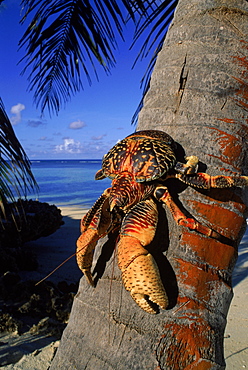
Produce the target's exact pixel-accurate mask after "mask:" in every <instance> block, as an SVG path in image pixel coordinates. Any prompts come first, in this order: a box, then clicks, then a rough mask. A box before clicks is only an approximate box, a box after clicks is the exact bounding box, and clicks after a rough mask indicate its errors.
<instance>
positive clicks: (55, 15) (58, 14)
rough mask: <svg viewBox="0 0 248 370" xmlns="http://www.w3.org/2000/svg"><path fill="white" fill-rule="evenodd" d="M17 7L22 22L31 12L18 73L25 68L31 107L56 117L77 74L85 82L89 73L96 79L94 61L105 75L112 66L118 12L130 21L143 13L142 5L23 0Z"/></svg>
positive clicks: (120, 22)
mask: <svg viewBox="0 0 248 370" xmlns="http://www.w3.org/2000/svg"><path fill="white" fill-rule="evenodd" d="M132 3H134V5H135V7H133V6H132ZM22 4H23V7H24V10H25V14H24V17H23V19H22V22H24V20H25V19H26V18H27V17H28V16H29V15H30V13H33V11H34V10H36V13H35V15H34V17H33V19H32V21H31V23H30V24H29V26H28V28H27V30H26V32H25V33H24V35H23V37H22V39H21V40H20V47H25V49H26V52H25V56H24V57H23V59H22V61H25V63H26V66H25V68H24V70H23V73H24V72H26V71H27V69H29V68H30V69H31V72H30V74H29V82H30V84H29V89H30V90H31V91H32V90H34V99H35V102H36V104H37V105H40V106H41V110H42V111H43V110H44V109H45V107H47V108H48V110H49V111H50V112H56V113H58V111H59V109H60V107H61V105H62V104H63V103H65V102H67V101H68V100H69V99H70V97H71V95H73V94H75V93H76V92H77V91H79V90H80V89H81V88H82V87H83V82H82V81H83V78H82V76H81V72H82V71H83V74H84V76H83V77H84V78H85V77H86V80H87V81H88V83H89V84H91V76H92V74H93V75H95V76H96V78H97V71H96V67H95V64H96V63H97V64H100V65H101V66H102V67H103V68H104V70H105V71H106V72H109V70H110V68H111V67H112V66H113V65H114V63H115V58H114V53H113V51H114V50H115V49H116V47H117V43H116V32H117V33H118V34H119V35H121V36H122V26H123V24H124V23H125V19H124V15H123V14H124V13H127V14H129V16H130V17H131V19H133V20H134V19H135V16H134V14H135V12H137V9H139V10H140V9H143V11H144V12H145V8H144V5H143V2H142V1H133V2H132V1H124V0H123V1H119V2H118V1H114V0H112V1H110V0H105V1H100V0H95V1H90V0H85V1H82V0H71V1H67V0H52V1H48V0H44V1H41V2H40V1H35V0H32V1H30V0H24V1H23V3H22ZM136 7H137V9H136Z"/></svg>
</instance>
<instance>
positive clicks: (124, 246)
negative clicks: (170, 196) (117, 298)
mask: <svg viewBox="0 0 248 370" xmlns="http://www.w3.org/2000/svg"><path fill="white" fill-rule="evenodd" d="M156 225H157V209H156V206H155V204H154V202H153V201H152V200H151V199H149V200H145V201H143V202H140V203H139V204H137V205H136V206H135V207H133V208H132V209H131V211H130V212H129V213H128V214H127V215H126V217H125V218H124V220H123V224H122V228H121V233H120V241H119V243H118V245H117V247H118V265H119V268H120V269H121V271H122V280H123V284H124V286H125V288H126V290H128V291H129V292H130V294H131V297H132V298H133V299H134V301H135V302H136V303H137V304H138V305H139V307H141V308H142V309H143V310H144V311H146V312H148V313H152V314H154V313H157V312H158V307H157V306H160V307H161V308H162V309H165V308H166V307H167V306H168V298H167V294H166V292H165V289H164V286H163V283H162V281H161V278H160V273H159V269H158V267H157V264H156V262H155V260H154V258H153V257H152V255H151V254H150V253H149V252H148V251H147V250H146V249H145V248H144V246H146V245H148V244H150V242H151V241H152V239H153V237H154V234H155V229H156Z"/></svg>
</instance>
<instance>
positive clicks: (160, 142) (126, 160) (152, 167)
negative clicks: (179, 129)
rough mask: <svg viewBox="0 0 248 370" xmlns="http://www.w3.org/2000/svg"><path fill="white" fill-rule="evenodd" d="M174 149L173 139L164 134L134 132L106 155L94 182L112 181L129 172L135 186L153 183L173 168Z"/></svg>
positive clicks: (147, 131) (146, 131)
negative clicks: (146, 182)
mask: <svg viewBox="0 0 248 370" xmlns="http://www.w3.org/2000/svg"><path fill="white" fill-rule="evenodd" d="M175 148H176V144H175V142H174V140H173V139H172V137H170V136H169V135H168V134H166V133H165V132H163V131H151V130H145V131H137V132H135V133H133V134H131V135H129V136H127V137H126V138H125V139H124V140H121V141H120V142H119V143H117V144H116V145H115V146H114V147H113V148H112V149H111V150H110V151H109V152H108V153H107V154H106V155H105V157H104V158H103V162H102V169H101V170H99V171H98V172H97V173H96V176H95V178H96V180H100V179H103V178H104V177H109V178H110V179H114V178H115V177H116V176H117V175H118V174H120V173H121V172H129V173H132V174H133V176H134V179H135V181H137V182H144V181H152V180H156V179H158V178H160V177H162V176H163V175H164V174H166V173H167V172H168V171H169V170H170V169H172V168H173V167H174V166H175V164H176V156H175V153H174V150H175Z"/></svg>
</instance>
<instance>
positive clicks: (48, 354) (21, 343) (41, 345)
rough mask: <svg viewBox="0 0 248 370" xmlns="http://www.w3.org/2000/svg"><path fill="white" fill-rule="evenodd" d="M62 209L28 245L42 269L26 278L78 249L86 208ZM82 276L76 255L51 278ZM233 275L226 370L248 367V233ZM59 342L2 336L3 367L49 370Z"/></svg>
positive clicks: (39, 273) (34, 276)
mask: <svg viewBox="0 0 248 370" xmlns="http://www.w3.org/2000/svg"><path fill="white" fill-rule="evenodd" d="M61 210H62V214H63V216H64V218H63V219H64V222H65V225H63V226H61V228H60V229H59V230H57V231H56V232H55V233H54V234H52V235H50V236H48V237H46V238H40V239H38V240H37V241H34V242H30V243H28V248H30V249H32V250H34V251H35V253H36V254H37V256H38V261H39V268H38V270H37V271H35V272H25V273H23V274H22V276H23V277H24V278H29V279H35V280H37V281H39V280H40V279H42V278H43V277H45V276H46V274H48V273H49V272H51V271H52V270H53V269H54V268H56V267H57V265H58V264H59V263H60V262H63V261H64V260H65V259H66V258H67V257H69V256H70V255H71V254H73V253H74V252H75V242H76V240H77V238H78V236H79V234H80V232H79V220H80V219H81V218H82V216H83V214H84V213H85V210H83V209H82V208H75V207H61ZM81 275H82V274H81V272H80V271H79V269H78V267H77V265H76V261H75V257H73V258H71V259H70V260H69V261H68V262H66V264H65V265H64V266H62V267H61V268H60V269H59V270H57V271H56V272H55V273H54V274H53V275H52V276H50V277H49V280H50V281H53V282H55V283H56V282H58V281H62V280H65V281H67V282H68V283H71V282H77V281H78V280H79V279H80V277H81ZM233 277H234V279H233V281H234V298H233V300H232V304H231V308H230V310H229V314H228V323H227V327H226V334H225V342H224V347H225V358H226V365H227V366H226V369H227V370H232V369H235V370H238V369H244V368H248V232H247V233H246V235H245V236H244V238H243V240H242V242H241V245H240V248H239V259H238V262H237V265H236V267H235V271H234V275H233ZM58 345H59V341H58V340H56V339H55V338H53V337H44V336H41V335H36V336H34V335H31V334H29V333H26V334H24V335H22V336H18V335H17V334H8V335H6V334H5V335H2V336H0V367H1V368H2V369H6V370H10V369H11V370H47V369H48V367H49V365H50V363H51V361H52V359H53V357H54V353H55V351H56V348H57V347H58ZM96 370H97V369H96Z"/></svg>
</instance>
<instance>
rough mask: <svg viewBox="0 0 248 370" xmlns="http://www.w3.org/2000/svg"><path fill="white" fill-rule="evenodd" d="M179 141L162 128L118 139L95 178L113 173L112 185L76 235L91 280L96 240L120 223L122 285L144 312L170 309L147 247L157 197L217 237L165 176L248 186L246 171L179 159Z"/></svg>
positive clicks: (182, 220)
mask: <svg viewBox="0 0 248 370" xmlns="http://www.w3.org/2000/svg"><path fill="white" fill-rule="evenodd" d="M175 149H176V144H175V142H174V140H173V139H172V138H171V137H170V136H169V135H168V134H166V133H164V132H162V131H158V130H146V131H138V132H135V133H133V134H131V135H129V136H127V137H126V138H125V139H123V140H121V141H120V142H119V143H117V144H116V145H115V146H114V147H113V148H112V149H111V150H110V151H109V152H108V153H107V154H106V155H105V156H104V158H103V161H102V169H100V170H99V171H98V172H97V173H96V175H95V179H96V180H100V179H103V178H105V177H109V178H110V179H111V180H112V186H111V187H110V188H108V189H106V190H105V191H104V192H103V194H102V195H101V196H100V198H99V199H98V200H97V201H96V203H95V204H94V205H93V207H92V208H91V209H90V210H89V211H88V212H87V214H86V215H85V216H84V217H83V219H82V221H81V236H80V237H79V238H78V240H77V252H76V256H77V263H78V266H79V268H80V269H81V271H82V272H83V273H84V275H85V276H86V279H87V280H88V282H89V284H91V285H92V286H94V281H93V277H92V274H91V265H92V260H93V253H94V248H95V246H96V244H97V241H98V240H99V239H100V238H102V237H103V236H105V235H107V234H109V233H110V232H111V231H113V229H115V228H118V227H119V228H120V232H119V241H118V243H117V250H118V254H117V256H118V266H119V268H120V270H121V272H122V280H123V284H124V287H125V288H126V290H127V291H129V292H130V294H131V297H132V298H133V299H134V301H135V302H136V303H137V304H138V305H139V306H140V307H141V308H142V309H143V310H144V311H146V312H148V313H156V312H157V309H156V308H155V306H159V307H161V308H162V309H166V307H167V306H168V297H167V294H166V292H165V289H164V286H163V283H162V281H161V278H160V274H159V270H158V267H157V264H156V262H155V260H154V258H153V257H152V255H151V254H150V253H149V252H148V250H147V249H146V248H145V247H146V246H148V245H149V244H150V243H151V241H152V240H153V238H154V235H155V231H156V226H157V222H158V210H157V205H156V202H157V201H159V202H163V204H165V205H166V206H167V207H168V208H169V210H170V211H171V213H172V215H173V217H174V219H175V221H176V222H177V224H178V225H183V226H185V227H188V228H189V229H191V230H195V231H196V232H199V233H202V234H205V235H208V236H211V237H213V238H217V239H218V238H219V236H220V235H219V234H218V233H216V232H215V231H214V230H212V229H210V228H208V227H207V226H204V225H202V224H200V223H199V222H198V221H196V220H195V219H193V218H188V217H186V215H184V213H183V212H182V211H181V210H180V209H179V207H178V206H177V205H176V203H175V202H174V201H173V199H172V197H171V195H170V193H169V191H168V188H167V187H166V185H164V184H166V180H167V179H168V178H177V179H179V180H180V181H182V182H184V183H186V184H187V185H190V186H192V187H196V188H203V189H210V188H227V187H232V186H248V177H246V176H233V177H230V176H210V175H208V174H206V173H198V172H197V167H198V158H197V157H196V156H190V157H187V158H186V163H181V162H178V161H177V159H176V155H175Z"/></svg>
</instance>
